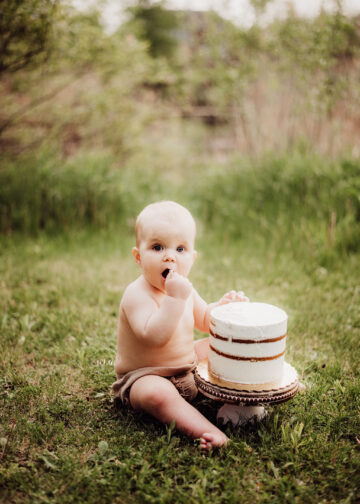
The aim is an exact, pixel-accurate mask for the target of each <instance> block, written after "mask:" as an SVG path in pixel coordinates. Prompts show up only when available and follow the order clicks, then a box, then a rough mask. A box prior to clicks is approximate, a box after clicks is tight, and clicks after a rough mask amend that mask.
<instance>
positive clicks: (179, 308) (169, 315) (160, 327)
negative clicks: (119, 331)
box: [123, 273, 192, 347]
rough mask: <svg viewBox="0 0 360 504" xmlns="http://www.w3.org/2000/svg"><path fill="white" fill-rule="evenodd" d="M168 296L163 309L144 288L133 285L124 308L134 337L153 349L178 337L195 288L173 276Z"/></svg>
mask: <svg viewBox="0 0 360 504" xmlns="http://www.w3.org/2000/svg"><path fill="white" fill-rule="evenodd" d="M165 289H166V294H167V295H165V296H164V297H163V299H162V300H161V302H160V306H159V305H158V304H157V303H156V302H155V300H154V299H153V298H152V297H151V296H150V295H149V294H148V293H147V292H146V291H144V290H143V289H140V288H139V287H135V286H132V288H130V289H129V290H128V292H127V293H126V297H125V299H124V300H123V308H124V311H125V313H126V316H127V319H128V322H129V324H130V326H131V328H132V330H133V332H134V334H135V335H136V336H137V337H138V338H139V339H141V340H142V341H143V342H144V343H145V344H148V345H149V346H159V347H160V346H163V345H165V344H166V343H167V342H168V341H169V340H170V338H171V337H172V335H173V334H174V332H175V330H176V328H177V325H178V323H179V320H180V318H181V316H182V315H183V313H184V309H185V304H186V300H187V298H188V297H189V295H190V293H191V291H192V285H191V283H190V282H189V280H187V279H186V278H184V277H182V276H180V275H178V274H177V273H169V275H168V278H167V279H166V282H165Z"/></svg>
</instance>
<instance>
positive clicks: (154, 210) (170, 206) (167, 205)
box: [135, 200, 196, 247]
mask: <svg viewBox="0 0 360 504" xmlns="http://www.w3.org/2000/svg"><path fill="white" fill-rule="evenodd" d="M179 212H181V213H182V214H185V215H186V216H187V217H188V218H189V220H190V221H191V222H192V223H193V225H194V236H195V233H196V224H195V220H194V217H193V216H192V215H191V213H190V212H189V210H188V209H187V208H185V207H183V206H182V205H180V204H179V203H176V202H175V201H165V200H164V201H157V202H156V203H150V205H147V206H146V207H145V208H144V209H143V210H142V211H141V212H140V213H139V215H138V216H137V218H136V223H135V237H136V246H137V247H138V246H139V244H140V241H141V231H142V229H143V227H144V224H145V222H144V221H145V218H148V217H149V216H151V215H153V217H154V219H156V216H157V215H158V214H159V213H161V214H162V215H165V216H166V217H167V218H168V219H169V220H172V221H174V223H175V224H176V217H177V215H178V214H179Z"/></svg>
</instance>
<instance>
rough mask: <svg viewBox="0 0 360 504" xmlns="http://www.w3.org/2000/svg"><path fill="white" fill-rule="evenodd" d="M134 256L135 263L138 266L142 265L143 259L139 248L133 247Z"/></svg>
mask: <svg viewBox="0 0 360 504" xmlns="http://www.w3.org/2000/svg"><path fill="white" fill-rule="evenodd" d="M132 255H133V257H134V259H135V262H136V264H139V265H140V264H141V259H140V252H139V249H138V248H137V247H133V249H132Z"/></svg>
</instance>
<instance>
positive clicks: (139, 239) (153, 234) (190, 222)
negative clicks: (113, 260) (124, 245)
mask: <svg viewBox="0 0 360 504" xmlns="http://www.w3.org/2000/svg"><path fill="white" fill-rule="evenodd" d="M135 234H136V247H134V248H133V256H134V259H135V262H136V263H137V264H138V265H139V266H140V267H141V269H142V270H143V274H144V277H145V278H146V280H147V281H148V282H149V283H150V284H151V285H153V286H154V287H156V288H157V289H160V290H164V285H165V279H166V276H167V274H168V272H169V271H170V270H172V271H175V272H177V273H179V274H180V275H182V276H185V277H187V276H188V274H189V272H190V270H191V266H192V265H193V262H194V260H195V257H196V251H195V250H194V242H195V234H196V226H195V221H194V219H193V217H192V215H191V213H190V212H189V211H188V210H186V208H184V207H183V206H181V205H179V204H178V203H175V202H173V201H160V202H158V203H152V204H151V205H148V206H147V207H145V208H144V210H143V211H142V212H141V213H140V214H139V216H138V218H137V220H136V226H135Z"/></svg>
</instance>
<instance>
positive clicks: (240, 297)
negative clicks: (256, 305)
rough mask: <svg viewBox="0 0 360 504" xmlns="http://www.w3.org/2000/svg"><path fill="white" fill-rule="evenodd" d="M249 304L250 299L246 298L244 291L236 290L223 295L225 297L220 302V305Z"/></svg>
mask: <svg viewBox="0 0 360 504" xmlns="http://www.w3.org/2000/svg"><path fill="white" fill-rule="evenodd" d="M243 301H245V302H247V301H249V298H248V297H247V296H245V294H244V293H243V291H239V292H236V291H234V290H232V291H230V292H227V293H226V294H224V295H223V297H222V298H221V299H220V300H219V301H218V303H217V304H218V305H223V304H227V303H236V302H243Z"/></svg>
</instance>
